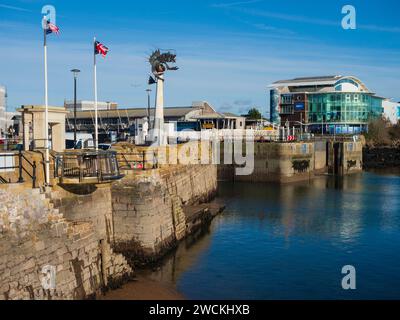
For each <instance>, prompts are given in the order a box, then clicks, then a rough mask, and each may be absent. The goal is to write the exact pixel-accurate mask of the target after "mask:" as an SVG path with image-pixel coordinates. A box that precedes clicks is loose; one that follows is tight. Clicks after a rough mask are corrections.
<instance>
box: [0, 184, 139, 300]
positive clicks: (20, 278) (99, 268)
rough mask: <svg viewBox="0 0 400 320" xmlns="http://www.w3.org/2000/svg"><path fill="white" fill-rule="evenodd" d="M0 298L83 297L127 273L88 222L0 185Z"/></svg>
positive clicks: (31, 193) (33, 194)
mask: <svg viewBox="0 0 400 320" xmlns="http://www.w3.org/2000/svg"><path fill="white" fill-rule="evenodd" d="M0 203H1V206H0V299H1V300H21V299H30V300H33V299H52V300H65V299H87V298H90V297H93V296H95V295H96V294H98V293H100V292H101V291H102V290H104V289H106V288H107V287H113V285H115V284H117V283H119V282H122V281H124V280H125V278H126V277H129V276H130V275H131V274H132V269H131V267H130V266H129V265H128V264H127V262H126V260H125V259H124V257H123V256H121V255H119V254H115V253H114V252H113V250H112V249H111V247H110V246H109V244H108V243H107V242H105V241H99V240H98V237H97V235H96V232H95V230H94V228H93V224H92V223H87V222H74V223H71V222H68V221H67V220H66V219H65V217H64V216H63V215H62V214H60V212H59V210H58V209H54V206H53V204H52V203H51V202H50V200H49V199H46V196H45V194H41V193H40V191H39V190H38V189H35V190H32V189H27V188H24V187H23V186H20V185H18V186H17V185H7V186H6V187H4V186H3V187H2V188H1V189H0Z"/></svg>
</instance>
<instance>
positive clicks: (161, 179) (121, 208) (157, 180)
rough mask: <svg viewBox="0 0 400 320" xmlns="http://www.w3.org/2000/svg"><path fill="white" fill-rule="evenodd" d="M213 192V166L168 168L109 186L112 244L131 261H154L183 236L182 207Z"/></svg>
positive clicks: (215, 172)
mask: <svg viewBox="0 0 400 320" xmlns="http://www.w3.org/2000/svg"><path fill="white" fill-rule="evenodd" d="M216 191H217V169H216V166H214V165H189V166H169V167H166V168H162V169H160V170H153V171H152V172H151V173H150V174H148V175H144V174H143V175H140V176H130V177H126V178H125V179H123V180H122V181H120V182H118V183H115V184H113V186H112V202H113V222H114V245H115V247H116V248H117V250H118V252H124V254H126V255H128V256H132V257H133V256H134V257H135V259H139V260H141V259H142V260H144V262H145V260H146V259H149V260H150V261H151V260H154V259H157V258H158V257H160V256H162V255H163V254H165V253H166V252H167V251H168V250H170V249H171V248H173V247H174V246H175V245H176V243H177V242H178V241H179V240H181V239H182V238H184V237H185V236H186V217H185V214H184V212H183V209H182V208H183V206H185V205H191V204H194V203H201V202H206V201H208V200H210V199H211V198H212V197H213V196H215V193H216Z"/></svg>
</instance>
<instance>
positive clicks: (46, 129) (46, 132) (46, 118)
mask: <svg viewBox="0 0 400 320" xmlns="http://www.w3.org/2000/svg"><path fill="white" fill-rule="evenodd" d="M43 31H44V104H45V112H44V114H45V116H44V126H45V127H44V137H45V150H46V155H45V162H46V165H45V168H46V185H47V186H48V185H49V184H50V163H49V161H50V154H49V98H48V81H47V30H46V28H43Z"/></svg>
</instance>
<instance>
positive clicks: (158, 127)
mask: <svg viewBox="0 0 400 320" xmlns="http://www.w3.org/2000/svg"><path fill="white" fill-rule="evenodd" d="M149 63H150V65H151V71H152V73H153V75H154V76H155V80H154V79H152V78H151V79H149V84H151V83H157V91H156V113H155V118H154V127H153V130H152V131H153V134H152V138H151V140H153V142H155V143H157V145H159V146H162V145H165V144H167V139H166V138H167V137H166V136H165V134H164V73H165V72H166V71H176V70H178V69H179V68H178V67H177V66H172V64H175V63H176V54H174V53H171V52H170V51H166V52H161V50H160V49H157V50H155V51H154V52H153V53H152V54H151V55H150V57H149Z"/></svg>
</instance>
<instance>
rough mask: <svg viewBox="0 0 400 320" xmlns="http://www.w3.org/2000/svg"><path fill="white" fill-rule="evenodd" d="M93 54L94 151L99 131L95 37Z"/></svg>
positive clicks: (97, 142) (97, 146) (97, 144)
mask: <svg viewBox="0 0 400 320" xmlns="http://www.w3.org/2000/svg"><path fill="white" fill-rule="evenodd" d="M93 48H94V49H93V54H94V115H95V116H94V117H95V125H94V126H95V129H94V130H95V147H96V151H97V150H98V149H99V131H98V113H97V66H96V50H95V48H96V37H94V42H93Z"/></svg>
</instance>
